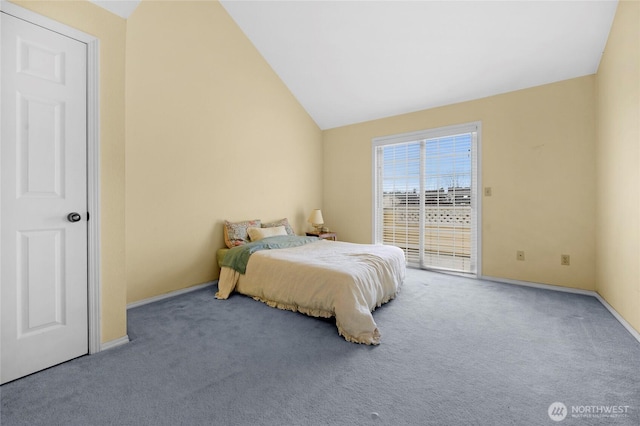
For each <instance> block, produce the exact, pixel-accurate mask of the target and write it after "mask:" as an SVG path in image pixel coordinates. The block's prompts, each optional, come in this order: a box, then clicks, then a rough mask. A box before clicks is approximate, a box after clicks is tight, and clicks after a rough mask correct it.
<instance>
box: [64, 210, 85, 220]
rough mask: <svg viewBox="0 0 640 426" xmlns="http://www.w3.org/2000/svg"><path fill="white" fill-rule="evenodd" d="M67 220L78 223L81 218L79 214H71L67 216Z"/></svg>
mask: <svg viewBox="0 0 640 426" xmlns="http://www.w3.org/2000/svg"><path fill="white" fill-rule="evenodd" d="M67 219H68V220H69V222H79V221H80V219H82V216H80V214H79V213H76V212H73V213H69V214H68V215H67Z"/></svg>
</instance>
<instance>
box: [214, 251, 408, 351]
mask: <svg viewBox="0 0 640 426" xmlns="http://www.w3.org/2000/svg"><path fill="white" fill-rule="evenodd" d="M405 272H406V262H405V258H404V253H403V252H402V250H400V249H399V248H397V247H393V246H385V245H369V244H352V243H346V242H339V241H326V240H321V241H317V242H313V243H310V244H306V245H303V246H300V247H294V248H285V249H277V250H263V251H258V252H256V253H253V254H252V255H251V257H250V258H249V262H248V263H247V270H246V273H245V274H244V275H242V274H240V273H238V272H236V271H234V270H233V269H231V268H222V270H221V272H220V279H219V281H218V289H219V291H218V293H217V294H216V297H217V298H218V299H226V298H228V297H229V295H230V294H231V293H232V292H233V291H234V290H235V291H237V292H239V293H242V294H246V295H248V296H251V297H253V298H254V299H256V300H260V301H262V302H265V303H267V304H269V305H270V306H273V307H277V308H280V309H287V310H291V311H294V312H302V313H304V314H307V315H311V316H317V317H326V318H329V317H333V316H335V318H336V325H337V327H338V332H339V333H340V334H341V335H342V336H344V338H345V339H346V340H348V341H351V342H356V343H366V344H374V345H377V344H379V343H380V332H379V330H378V327H377V325H376V323H375V321H374V320H373V316H372V315H371V312H372V311H373V310H374V309H375V308H376V307H378V306H380V305H382V304H383V303H386V302H388V301H389V300H391V299H393V298H394V297H395V296H396V294H397V293H398V291H399V290H400V286H401V285H402V283H403V281H404V278H405Z"/></svg>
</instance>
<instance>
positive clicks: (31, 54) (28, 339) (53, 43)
mask: <svg viewBox="0 0 640 426" xmlns="http://www.w3.org/2000/svg"><path fill="white" fill-rule="evenodd" d="M0 18H1V19H2V22H1V25H0V28H1V31H2V34H1V35H2V41H1V43H2V50H1V57H0V62H1V99H2V100H1V102H2V104H1V108H2V109H1V113H2V115H1V118H2V122H1V133H0V135H1V149H0V188H1V197H0V207H1V209H0V236H1V244H0V254H1V256H0V289H1V292H0V303H1V305H0V307H1V311H0V312H1V321H2V323H1V347H0V350H1V354H0V356H1V366H0V368H1V370H0V375H1V381H2V383H6V382H8V381H10V380H14V379H16V378H19V377H22V376H25V375H27V374H30V373H33V372H36V371H39V370H42V369H44V368H47V367H50V366H52V365H56V364H59V363H61V362H64V361H67V360H69V359H72V358H75V357H78V356H81V355H84V354H86V353H87V352H88V313H87V219H88V218H87V177H86V164H87V163H86V146H87V145H86V140H87V130H86V122H87V112H86V108H87V106H86V104H87V101H86V99H87V98H86V87H87V81H86V78H87V76H86V72H87V71H86V70H87V58H86V55H87V53H86V44H84V43H82V42H79V41H77V40H74V39H71V38H68V37H66V36H63V35H60V34H58V33H56V32H53V31H50V30H47V29H44V28H42V27H39V26H36V25H33V24H30V23H28V22H25V21H23V20H20V19H17V18H14V17H12V16H9V15H7V14H5V13H0ZM74 212H76V213H78V215H77V216H75V217H74V216H69V214H70V213H74Z"/></svg>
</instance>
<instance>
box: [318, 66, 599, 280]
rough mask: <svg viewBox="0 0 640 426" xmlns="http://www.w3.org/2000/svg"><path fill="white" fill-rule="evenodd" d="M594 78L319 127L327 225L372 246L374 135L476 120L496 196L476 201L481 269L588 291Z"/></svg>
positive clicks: (486, 176) (485, 172)
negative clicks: (566, 261) (567, 260)
mask: <svg viewBox="0 0 640 426" xmlns="http://www.w3.org/2000/svg"><path fill="white" fill-rule="evenodd" d="M594 79H595V78H594V77H593V76H587V77H582V78H577V79H572V80H568V81H563V82H559V83H555V84H549V85H545V86H540V87H536V88H532V89H528V90H521V91H517V92H512V93H507V94H504V95H499V96H493V97H490V98H485V99H480V100H477V101H472V102H465V103H460V104H456V105H451V106H447V107H442V108H435V109H430V110H426V111H419V112H416V113H412V114H405V115H401V116H396V117H389V118H385V119H381V120H375V121H371V122H366V123H361V124H355V125H351V126H346V127H341V128H336V129H331V130H327V131H325V132H324V202H323V213H324V218H325V221H326V222H327V224H328V225H329V226H331V227H333V228H334V229H335V230H336V231H337V232H338V234H339V235H340V238H341V239H344V240H349V241H353V242H359V243H368V242H371V238H372V236H371V234H372V233H371V216H372V215H371V199H372V190H371V185H372V184H371V163H372V158H371V140H372V138H374V137H378V136H385V135H390V134H397V133H404V132H411V131H417V130H423V129H431V128H436V127H441V126H447V125H452V124H461V123H467V122H472V121H481V122H482V140H481V144H482V146H481V154H482V166H481V167H482V182H483V186H489V187H491V188H492V192H493V195H492V196H491V197H483V199H482V204H483V208H482V273H483V274H484V275H487V276H493V277H499V278H505V279H515V280H523V281H532V282H536V283H546V284H554V285H562V286H567V287H575V288H581V289H586V290H594V289H595V280H594V275H595V269H594V262H595V230H594V226H595V196H594V191H593V188H594V185H595V170H594V169H595V126H594V120H595V109H594V103H595V101H594V92H595V87H594ZM517 250H524V251H525V257H526V260H525V261H524V262H523V261H517V260H516V251H517ZM561 254H569V255H571V266H561V265H560V255H561Z"/></svg>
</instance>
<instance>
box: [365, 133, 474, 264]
mask: <svg viewBox="0 0 640 426" xmlns="http://www.w3.org/2000/svg"><path fill="white" fill-rule="evenodd" d="M478 133H479V123H473V124H469V125H463V126H455V127H447V128H441V129H435V130H429V131H423V132H416V133H410V134H403V135H395V136H391V137H385V138H377V139H374V142H373V148H374V149H373V151H374V154H373V157H374V158H373V161H374V170H375V175H374V231H373V232H374V240H375V242H376V243H381V244H391V245H395V246H397V247H400V248H402V249H403V250H404V252H405V256H406V258H407V263H408V264H409V265H411V266H418V267H422V268H428V269H444V270H452V271H459V272H467V273H477V257H478V256H477V246H478V229H477V212H478V206H477V204H478V198H477V196H476V194H477V187H478V182H477V180H478V179H477V176H478V172H477V146H478Z"/></svg>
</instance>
